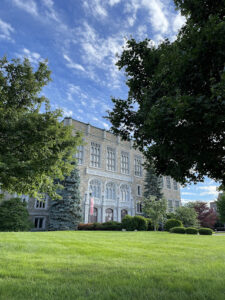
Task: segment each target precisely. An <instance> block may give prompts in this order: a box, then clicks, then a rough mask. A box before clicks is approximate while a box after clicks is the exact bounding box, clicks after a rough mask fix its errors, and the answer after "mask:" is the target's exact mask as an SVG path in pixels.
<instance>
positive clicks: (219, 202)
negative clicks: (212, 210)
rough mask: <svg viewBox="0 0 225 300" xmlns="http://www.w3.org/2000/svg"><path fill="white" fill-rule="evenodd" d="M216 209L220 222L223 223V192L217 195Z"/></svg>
mask: <svg viewBox="0 0 225 300" xmlns="http://www.w3.org/2000/svg"><path fill="white" fill-rule="evenodd" d="M216 207H217V212H218V214H219V219H220V221H221V222H224V223H225V192H223V193H221V194H219V195H218V199H217V201H216Z"/></svg>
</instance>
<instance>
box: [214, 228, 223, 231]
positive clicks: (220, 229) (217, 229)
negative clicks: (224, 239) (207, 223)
mask: <svg viewBox="0 0 225 300" xmlns="http://www.w3.org/2000/svg"><path fill="white" fill-rule="evenodd" d="M215 230H216V231H225V227H217V228H216V229H215Z"/></svg>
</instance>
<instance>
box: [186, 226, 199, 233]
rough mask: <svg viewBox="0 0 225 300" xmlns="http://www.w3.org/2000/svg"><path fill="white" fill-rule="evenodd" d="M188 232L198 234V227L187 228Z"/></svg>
mask: <svg viewBox="0 0 225 300" xmlns="http://www.w3.org/2000/svg"><path fill="white" fill-rule="evenodd" d="M185 231H186V233H187V234H198V229H197V228H194V227H187V228H185Z"/></svg>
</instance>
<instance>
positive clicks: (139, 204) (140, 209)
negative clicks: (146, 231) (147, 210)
mask: <svg viewBox="0 0 225 300" xmlns="http://www.w3.org/2000/svg"><path fill="white" fill-rule="evenodd" d="M137 213H142V204H141V202H138V203H137Z"/></svg>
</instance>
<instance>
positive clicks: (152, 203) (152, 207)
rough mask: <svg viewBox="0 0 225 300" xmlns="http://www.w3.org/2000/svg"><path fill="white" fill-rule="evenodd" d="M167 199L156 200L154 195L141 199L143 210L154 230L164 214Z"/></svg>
mask: <svg viewBox="0 0 225 300" xmlns="http://www.w3.org/2000/svg"><path fill="white" fill-rule="evenodd" d="M166 209H167V201H166V199H165V198H162V199H159V200H157V199H156V197H153V196H150V197H149V198H144V199H143V212H144V213H145V215H146V216H147V217H149V218H150V219H151V221H152V224H153V226H154V230H155V231H156V230H157V229H158V226H159V222H160V221H162V220H163V218H164V216H165V215H166Z"/></svg>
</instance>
